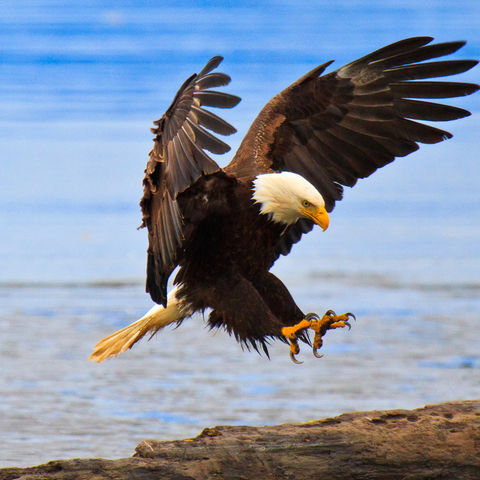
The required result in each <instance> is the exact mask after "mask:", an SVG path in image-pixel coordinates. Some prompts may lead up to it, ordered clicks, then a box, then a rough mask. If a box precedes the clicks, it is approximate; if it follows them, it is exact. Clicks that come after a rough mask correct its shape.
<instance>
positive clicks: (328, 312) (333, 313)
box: [325, 310, 337, 317]
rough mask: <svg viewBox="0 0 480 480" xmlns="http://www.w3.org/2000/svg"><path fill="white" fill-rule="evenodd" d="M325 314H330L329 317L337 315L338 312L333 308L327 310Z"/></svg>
mask: <svg viewBox="0 0 480 480" xmlns="http://www.w3.org/2000/svg"><path fill="white" fill-rule="evenodd" d="M325 315H328V316H329V317H336V316H337V314H336V313H335V312H334V311H333V310H327V311H326V312H325Z"/></svg>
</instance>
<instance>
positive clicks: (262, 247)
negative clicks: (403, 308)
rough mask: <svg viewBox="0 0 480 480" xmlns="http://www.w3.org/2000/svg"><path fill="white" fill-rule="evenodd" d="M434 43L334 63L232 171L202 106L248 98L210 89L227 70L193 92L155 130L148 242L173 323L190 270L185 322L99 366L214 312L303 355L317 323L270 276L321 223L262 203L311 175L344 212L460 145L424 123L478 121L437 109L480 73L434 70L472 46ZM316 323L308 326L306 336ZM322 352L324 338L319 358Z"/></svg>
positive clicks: (275, 117)
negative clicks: (422, 151)
mask: <svg viewBox="0 0 480 480" xmlns="http://www.w3.org/2000/svg"><path fill="white" fill-rule="evenodd" d="M431 41H432V38H430V37H415V38H409V39H405V40H402V41H399V42H397V43H394V44H392V45H388V46H386V47H384V48H381V49H379V50H376V51H375V52H372V53H370V54H368V55H366V56H364V57H362V58H360V59H358V60H356V61H354V62H351V63H349V64H347V65H345V66H343V67H340V68H339V69H337V70H335V71H333V72H330V73H327V74H325V75H322V73H323V71H324V70H325V68H326V67H328V66H329V65H330V63H332V62H327V63H326V64H323V65H321V66H319V67H316V68H314V69H313V70H312V71H310V72H309V73H307V74H306V75H304V76H303V77H301V78H300V79H299V80H297V81H296V82H295V83H293V84H292V85H290V86H289V87H288V88H286V89H285V90H284V91H282V92H281V93H279V94H278V95H276V96H275V97H274V98H273V99H272V100H271V101H270V102H268V103H267V105H266V106H265V107H264V108H263V110H262V111H261V112H260V114H259V115H258V117H257V119H256V120H255V121H254V122H253V124H252V126H251V127H250V129H249V131H248V133H247V135H246V136H245V138H244V140H243V142H242V144H241V145H240V148H239V150H238V151H237V153H236V155H235V156H234V158H233V159H232V161H231V162H230V164H229V165H227V166H226V167H225V168H223V169H222V168H220V167H219V166H218V165H217V164H216V163H215V162H214V161H213V160H212V159H211V158H210V157H209V156H208V155H207V153H206V152H205V150H209V151H210V152H213V153H217V154H219V153H225V152H227V151H228V150H229V147H228V145H226V144H225V143H224V142H222V141H221V140H219V139H218V138H216V137H215V136H214V135H212V134H211V133H210V132H209V131H208V130H211V131H213V132H216V133H219V134H223V135H229V134H231V133H233V132H235V129H234V128H233V127H232V126H231V125H229V124H228V123H227V122H225V121H224V120H222V119H221V118H220V117H217V116H216V115H214V114H213V113H211V112H210V111H209V110H206V109H204V108H203V107H204V106H210V107H220V108H231V107H233V106H235V105H236V104H237V103H238V102H239V101H240V99H239V98H238V97H235V96H233V95H230V94H227V93H224V92H217V91H213V90H211V88H212V87H219V86H222V85H226V84H228V83H229V81H230V78H229V77H228V76H227V75H225V74H223V73H218V72H213V70H214V69H215V68H216V67H217V66H218V64H219V63H220V62H221V60H222V58H221V57H214V58H213V59H212V60H210V62H208V63H207V65H206V66H205V67H204V69H203V70H202V71H201V72H200V73H199V74H198V75H197V74H195V75H192V76H191V77H190V78H189V79H187V81H186V82H185V83H184V84H183V85H182V87H181V88H180V90H179V92H178V93H177V95H176V97H175V99H174V101H173V103H172V105H171V106H170V107H169V109H168V110H167V111H166V113H165V114H164V115H163V117H162V118H161V119H160V120H158V121H157V122H155V124H156V125H157V127H156V128H155V129H153V130H152V131H153V132H154V133H155V135H156V136H155V140H154V141H155V143H154V148H153V149H152V151H151V152H150V159H149V162H148V164H147V168H146V170H145V178H144V196H143V198H142V200H141V207H142V212H143V226H146V227H147V228H148V239H149V248H148V262H147V291H148V292H149V293H150V295H151V297H152V299H153V300H154V301H155V302H156V303H158V304H161V305H163V306H164V308H165V309H166V311H167V310H168V309H169V306H168V302H167V281H168V278H169V277H170V275H171V274H172V272H173V270H174V269H175V268H176V267H179V271H178V273H177V275H176V278H175V282H174V283H176V284H177V285H178V290H177V291H176V293H175V295H174V296H173V297H172V301H173V302H174V304H175V308H178V309H179V310H178V312H179V313H178V316H176V317H175V315H174V314H171V315H170V314H169V315H166V314H165V315H166V317H165V315H164V314H163V313H161V312H155V315H159V316H158V317H155V316H151V317H149V316H146V317H144V319H141V320H142V322H141V323H140V324H138V325H137V322H136V323H135V324H132V326H130V327H126V329H127V330H128V335H129V337H128V341H126V340H125V338H126V337H125V335H127V333H126V331H125V332H124V331H123V330H122V331H121V332H123V333H121V336H120V337H118V338H116V337H115V335H114V336H113V339H112V338H111V337H108V339H107V340H108V341H107V342H106V343H105V342H103V343H102V342H100V344H99V345H100V347H99V350H98V351H99V352H101V353H99V354H98V355H97V356H95V354H94V359H99V358H100V359H103V358H106V357H107V356H110V355H115V354H116V353H118V352H119V351H124V350H125V349H126V348H130V347H131V346H132V345H133V343H135V342H136V341H137V340H138V339H139V338H141V337H142V336H143V335H145V333H147V332H149V331H150V332H151V331H153V332H155V331H157V330H158V329H160V328H162V327H163V326H164V325H166V324H168V323H170V322H171V321H172V318H173V319H175V318H176V319H177V321H181V320H182V319H183V318H185V317H186V316H188V315H190V314H191V313H193V312H194V311H197V310H199V311H203V310H205V309H207V308H209V309H212V312H211V314H210V317H209V323H210V325H211V326H214V327H220V326H223V327H225V328H226V329H227V330H228V331H229V332H230V333H233V334H234V335H235V337H236V338H237V340H239V341H242V342H244V343H245V344H246V345H253V346H254V347H255V348H257V347H258V345H260V346H263V348H264V349H266V347H265V342H266V341H267V340H268V338H269V337H277V338H280V339H283V340H284V339H285V338H288V339H290V341H293V342H294V341H295V338H296V336H295V335H296V333H295V332H293V331H291V330H289V329H288V328H287V329H286V330H285V329H284V327H285V326H288V325H295V324H297V323H298V322H299V321H300V320H302V318H303V317H304V314H303V312H301V310H300V309H299V308H298V307H297V305H296V304H295V302H294V300H293V299H292V297H291V295H290V294H289V292H288V290H287V289H286V288H285V286H284V285H283V284H282V283H281V282H280V280H278V279H277V278H276V277H275V276H274V275H272V274H271V273H270V272H269V269H270V268H271V266H272V265H273V263H274V262H275V260H276V259H277V258H278V256H279V255H281V254H284V255H286V254H288V253H289V252H290V249H291V247H292V245H293V244H294V243H296V242H298V241H299V240H300V238H301V236H302V235H303V234H305V233H307V232H309V231H310V230H311V229H312V228H313V225H314V223H318V222H317V221H316V220H315V218H316V217H314V216H312V215H313V214H310V213H308V211H307V210H303V209H302V208H299V212H300V211H302V212H306V213H305V215H303V214H301V213H299V216H298V217H296V218H295V220H294V221H291V220H282V218H281V216H279V217H275V216H272V215H266V214H263V213H264V212H263V210H261V209H262V208H264V207H265V205H264V204H263V203H262V202H255V201H254V198H253V195H252V194H253V183H254V182H255V181H256V180H255V179H258V178H259V177H262V176H263V177H266V176H267V175H268V174H272V173H274V172H285V171H288V172H293V173H295V174H298V175H297V176H301V177H302V178H301V180H302V181H303V182H306V183H307V184H309V185H310V186H311V187H312V189H313V190H315V192H316V194H318V197H319V198H321V199H322V202H323V205H320V206H319V208H320V207H322V208H323V209H324V211H325V215H326V212H327V211H328V212H331V211H332V210H333V208H334V206H335V203H336V202H337V201H339V200H341V199H342V195H343V189H344V186H348V187H352V186H354V185H355V183H356V182H357V180H358V179H360V178H365V177H368V176H369V175H370V174H372V173H373V172H374V171H375V170H377V169H378V168H381V167H383V166H384V165H386V164H388V163H390V162H392V161H393V160H394V159H395V158H396V157H402V156H405V155H408V154H409V153H411V152H413V151H415V150H417V149H418V147H419V145H418V144H419V143H437V142H440V141H442V140H445V139H447V138H450V137H451V136H452V135H451V134H450V133H449V132H446V131H444V130H441V129H439V128H436V127H433V126H431V125H428V124H425V123H422V122H421V121H422V120H425V121H430V122H431V121H446V120H454V119H458V118H462V117H465V116H467V115H469V114H470V113H469V112H468V111H466V110H463V109H461V108H457V107H453V106H450V105H443V104H440V103H435V102H431V101H425V99H427V100H428V99H443V98H451V97H460V96H464V95H469V94H471V93H473V92H475V91H476V90H477V89H478V88H479V87H478V85H475V84H471V83H462V82H455V81H453V82H452V81H432V80H431V79H432V78H435V77H445V76H449V75H454V74H459V73H462V72H465V71H467V70H469V69H470V68H472V67H473V66H474V65H476V63H477V62H476V61H474V60H440V61H430V60H432V59H436V58H437V57H442V56H445V55H449V54H451V53H454V52H455V51H457V50H458V49H459V48H461V47H462V46H463V45H464V43H465V42H447V43H439V44H430V42H431ZM419 120H420V122H419ZM207 129H208V130H207ZM292 188H293V187H292ZM295 188H296V187H295ZM290 193H291V192H290ZM260 203H261V204H260ZM267 203H268V201H267ZM299 205H300V204H299ZM305 205H310V204H309V202H306V204H305ZM325 209H326V210H325ZM265 211H267V210H265ZM270 211H272V210H270ZM319 211H320V210H319ZM274 213H275V212H274ZM312 218H313V221H312ZM279 219H280V220H279ZM274 220H275V221H274ZM282 222H283V223H282ZM319 225H320V223H319ZM325 228H326V227H325ZM172 308H173V307H172ZM170 313H171V312H170ZM332 313H333V312H332ZM152 315H153V314H152ZM162 315H163V316H162ZM160 317H162V319H160ZM164 317H165V318H164ZM167 317H168V318H167ZM332 318H333V317H332ZM343 320H345V318H343ZM346 320H347V321H348V315H347V316H346ZM309 321H310V320H308V321H307V323H308V322H309ZM332 321H333V320H332ZM307 323H303V324H301V328H300V327H299V333H300V337H301V335H302V331H301V330H302V329H303V328H304V325H306V324H307ZM340 323H342V322H340ZM334 325H337V326H344V325H345V323H343V325H340V324H339V323H334ZM312 328H313V327H312ZM322 328H324V327H322ZM325 328H331V327H325ZM333 328H335V326H334V327H333ZM124 330H125V329H124ZM317 333H318V332H317V331H316V334H317ZM316 338H317V337H316ZM319 342H320V337H318V342H317V341H316V340H315V341H314V348H315V343H317V346H318V345H319V344H321V342H320V343H319ZM291 351H292V352H293V353H295V351H296V350H295V348H293V347H292V350H291ZM314 352H315V350H314Z"/></svg>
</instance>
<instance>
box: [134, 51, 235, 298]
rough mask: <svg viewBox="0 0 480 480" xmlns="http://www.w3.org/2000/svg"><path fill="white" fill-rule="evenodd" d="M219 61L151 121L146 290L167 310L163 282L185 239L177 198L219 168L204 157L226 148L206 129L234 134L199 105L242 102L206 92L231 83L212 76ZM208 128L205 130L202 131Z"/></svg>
mask: <svg viewBox="0 0 480 480" xmlns="http://www.w3.org/2000/svg"><path fill="white" fill-rule="evenodd" d="M222 60H223V58H222V57H214V58H212V59H211V60H210V61H209V62H208V63H207V64H206V65H205V67H204V68H203V70H202V71H201V72H200V73H198V74H194V75H192V76H191V77H190V78H188V79H187V80H186V81H185V83H184V84H183V85H182V86H181V88H180V90H179V91H178V93H177V95H176V96H175V99H174V100H173V103H172V104H171V105H170V107H169V108H168V110H167V111H166V112H165V114H164V115H163V116H162V118H160V120H157V121H156V122H153V123H154V124H155V125H156V128H152V133H154V134H155V138H154V146H153V149H152V150H151V152H150V154H149V155H150V158H149V160H148V163H147V167H146V169H145V177H144V179H143V187H144V188H143V197H142V199H141V201H140V206H141V207H142V214H143V217H142V220H143V221H142V225H141V227H144V226H146V227H147V228H148V243H149V245H148V260H147V292H149V293H150V295H151V297H152V299H153V301H155V302H157V303H161V304H163V305H164V306H166V301H167V295H166V284H167V280H168V277H169V276H170V274H171V273H172V271H173V270H174V268H175V267H176V265H177V263H178V261H179V259H180V256H181V249H182V243H183V241H184V237H183V235H184V229H183V219H182V213H181V211H180V208H179V206H178V203H177V195H178V194H179V193H181V192H183V191H185V190H186V189H187V188H189V187H190V186H191V185H193V184H194V183H195V182H196V181H197V180H198V179H199V178H200V177H202V176H204V175H209V174H212V173H215V172H217V171H219V170H220V167H219V166H218V165H217V164H216V163H215V162H214V161H213V160H212V159H211V158H210V157H209V156H208V155H207V153H205V150H208V151H210V152H212V153H217V154H219V153H225V152H228V151H229V150H230V147H229V146H228V145H227V144H226V143H224V142H222V141H221V140H219V139H218V138H216V137H215V136H213V135H212V134H211V133H210V132H208V130H212V131H214V132H216V133H220V134H222V135H230V134H232V133H234V132H235V131H236V130H235V128H233V127H232V126H231V125H230V124H228V123H227V122H225V121H224V120H222V119H221V118H220V117H218V116H217V115H215V114H213V113H212V112H210V111H208V110H205V109H204V108H202V107H203V106H209V107H220V108H231V107H234V106H235V105H236V104H237V103H238V102H239V101H240V98H239V97H237V96H234V95H230V94H228V93H224V92H217V91H213V90H210V88H212V87H219V86H223V85H227V84H228V83H230V77H229V76H228V75H225V74H224V73H219V72H213V73H211V72H212V70H214V69H215V68H216V67H217V66H218V65H219V64H220V62H221V61H222ZM206 129H208V130H206Z"/></svg>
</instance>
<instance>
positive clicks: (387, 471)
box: [0, 400, 480, 480]
mask: <svg viewBox="0 0 480 480" xmlns="http://www.w3.org/2000/svg"><path fill="white" fill-rule="evenodd" d="M7 479H8V480H13V479H23V480H27V479H28V480H40V479H42V480H44V479H69V480H73V479H75V480H77V479H78V480H83V479H85V480H103V479H110V480H120V479H132V480H149V479H152V480H153V479H175V480H187V479H188V480H192V479H195V480H197V479H236V480H240V479H256V480H259V479H292V480H293V479H294V480H302V479H308V480H315V479H322V480H336V479H339V480H346V479H362V480H363V479H382V480H383V479H388V480H390V479H391V480H414V479H415V480H417V479H430V480H433V479H435V480H443V479H445V480H453V479H455V480H458V479H460V480H463V479H465V480H478V479H480V400H471V401H462V402H450V403H444V404H440V405H432V406H427V407H424V408H419V409H417V410H387V411H371V412H356V413H346V414H343V415H340V416H338V417H335V418H325V419H323V420H316V421H312V422H309V423H303V424H287V425H277V426H272V427H241V426H240V427H238V426H235V427H229V426H221V427H213V428H206V429H204V430H203V432H202V433H201V434H200V435H199V436H198V437H196V438H192V439H186V440H176V441H157V440H144V441H143V442H141V443H140V444H139V445H138V446H137V448H136V453H135V455H134V456H133V457H132V458H123V459H120V460H103V459H74V460H56V461H51V462H48V463H46V464H44V465H40V466H38V467H29V468H4V469H0V480H7Z"/></svg>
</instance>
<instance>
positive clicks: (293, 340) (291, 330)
mask: <svg viewBox="0 0 480 480" xmlns="http://www.w3.org/2000/svg"><path fill="white" fill-rule="evenodd" d="M350 318H353V319H354V320H355V315H354V314H353V313H350V312H348V313H344V314H342V315H337V314H336V313H335V312H334V311H333V310H327V312H326V313H325V315H324V316H323V317H322V318H319V316H318V315H317V314H315V313H308V314H307V315H306V316H305V318H304V319H303V320H301V321H300V322H299V323H297V324H296V325H293V326H292V327H284V328H282V334H283V335H284V336H285V337H287V338H288V339H289V341H290V358H291V359H292V361H293V362H294V363H302V362H299V361H298V360H297V359H296V358H295V355H297V354H298V352H299V351H300V348H299V346H298V340H297V332H299V331H302V330H304V329H306V328H310V329H311V330H313V331H314V332H315V338H314V339H313V344H312V347H313V354H314V355H315V357H317V358H320V357H321V356H322V355H319V354H318V353H317V350H318V349H319V348H320V347H321V346H322V343H323V340H322V337H323V336H324V335H325V333H326V332H327V330H333V329H334V328H344V327H348V329H349V330H350V328H351V326H350V323H349V320H350Z"/></svg>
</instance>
